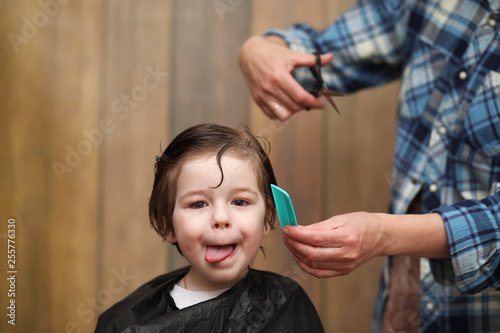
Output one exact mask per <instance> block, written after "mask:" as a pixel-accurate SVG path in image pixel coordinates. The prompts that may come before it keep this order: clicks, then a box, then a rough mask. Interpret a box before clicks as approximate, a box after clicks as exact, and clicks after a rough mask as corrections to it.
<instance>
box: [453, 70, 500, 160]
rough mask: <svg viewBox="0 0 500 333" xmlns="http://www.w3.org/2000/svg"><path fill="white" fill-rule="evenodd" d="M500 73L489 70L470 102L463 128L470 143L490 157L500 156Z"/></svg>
mask: <svg viewBox="0 0 500 333" xmlns="http://www.w3.org/2000/svg"><path fill="white" fill-rule="evenodd" d="M499 96H500V73H498V72H496V71H489V72H488V73H487V74H486V76H485V77H484V79H483V82H482V84H481V85H480V87H479V89H478V90H477V92H476V94H475V96H474V98H473V99H472V101H471V103H470V107H469V110H468V112H467V113H466V115H465V118H464V121H463V127H462V130H463V131H464V134H465V136H466V138H467V141H468V144H469V145H470V146H471V147H472V148H473V149H474V150H476V151H478V152H481V153H483V154H485V155H487V156H488V157H500V101H499Z"/></svg>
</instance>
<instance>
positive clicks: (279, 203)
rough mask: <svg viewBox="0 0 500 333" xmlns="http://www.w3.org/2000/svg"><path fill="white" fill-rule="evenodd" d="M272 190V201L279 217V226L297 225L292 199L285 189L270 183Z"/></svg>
mask: <svg viewBox="0 0 500 333" xmlns="http://www.w3.org/2000/svg"><path fill="white" fill-rule="evenodd" d="M271 190H272V191H273V196H274V202H275V203H276V210H277V211H278V218H279V219H280V224H281V228H282V229H283V227H284V226H286V225H289V224H290V225H294V226H297V218H296V217H295V212H294V211H293V206H292V199H290V196H289V195H288V193H286V191H285V190H283V189H281V188H279V187H278V186H276V185H273V184H271Z"/></svg>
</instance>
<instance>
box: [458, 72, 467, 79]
mask: <svg viewBox="0 0 500 333" xmlns="http://www.w3.org/2000/svg"><path fill="white" fill-rule="evenodd" d="M468 76H469V75H468V74H467V71H465V70H461V71H460V72H459V73H458V78H459V79H460V80H462V81H464V80H467V77H468Z"/></svg>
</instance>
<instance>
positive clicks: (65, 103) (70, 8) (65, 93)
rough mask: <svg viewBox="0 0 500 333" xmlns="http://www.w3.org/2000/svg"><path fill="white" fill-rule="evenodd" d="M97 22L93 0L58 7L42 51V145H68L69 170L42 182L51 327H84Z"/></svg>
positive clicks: (91, 239)
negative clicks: (46, 122) (47, 121)
mask: <svg viewBox="0 0 500 333" xmlns="http://www.w3.org/2000/svg"><path fill="white" fill-rule="evenodd" d="M100 22H101V6H100V4H99V3H98V2H71V3H68V4H66V5H64V7H63V6H61V7H60V8H59V11H58V12H57V14H55V16H54V18H53V24H54V36H55V42H54V44H53V45H47V46H46V50H45V56H47V57H51V58H52V59H53V60H52V66H53V67H52V77H51V78H50V79H49V80H50V81H52V82H51V84H50V85H49V87H50V90H49V91H52V95H51V97H52V98H53V100H52V105H51V110H50V112H51V114H53V115H54V117H53V118H51V126H50V127H51V130H50V132H47V134H48V135H49V138H50V141H49V146H50V147H54V151H53V155H54V161H61V160H63V156H62V155H63V154H64V161H65V162H66V163H68V162H67V159H68V157H67V156H68V154H69V149H73V153H72V154H73V155H74V156H73V157H72V159H74V161H73V165H71V167H72V169H73V170H72V172H71V173H69V174H65V175H64V176H65V177H64V178H63V180H62V182H59V181H57V180H56V177H54V176H53V175H52V172H51V179H50V186H49V194H50V195H51V196H50V198H49V200H50V201H49V207H50V208H49V215H48V221H50V222H51V224H52V228H51V234H50V238H49V239H50V244H51V246H50V253H51V255H50V264H49V267H50V286H51V298H50V311H51V315H50V330H51V331H62V330H66V329H67V328H68V327H78V328H80V329H82V330H88V329H91V327H92V325H91V323H89V322H88V319H87V318H86V316H84V315H82V313H81V309H82V308H84V307H85V305H84V304H85V302H86V300H87V297H89V295H95V293H96V288H97V280H96V277H95V275H94V274H92V273H94V271H95V268H96V257H95V250H96V245H97V243H96V228H97V200H96V198H97V190H98V182H97V181H98V157H99V155H98V150H99V148H100V147H99V143H98V141H95V140H96V139H90V138H89V136H88V135H89V133H91V131H93V130H94V129H95V128H97V126H98V124H97V123H98V117H99V68H100V67H99V66H100ZM52 112H53V113H52ZM85 133H86V134H85ZM94 137H95V136H94ZM68 146H69V147H68ZM77 155H78V157H77ZM51 162H52V161H51ZM68 165H69V163H68ZM59 180H60V179H59ZM89 272H90V273H91V275H90V276H89ZM79 310H80V311H79Z"/></svg>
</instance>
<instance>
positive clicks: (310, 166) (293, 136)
mask: <svg viewBox="0 0 500 333" xmlns="http://www.w3.org/2000/svg"><path fill="white" fill-rule="evenodd" d="M253 4H254V7H253V14H252V17H253V21H252V34H262V33H263V32H264V31H266V30H268V29H271V28H286V27H288V26H289V25H291V24H293V23H295V22H297V21H313V22H314V25H316V26H317V27H321V26H322V24H323V22H322V21H323V19H322V17H323V16H322V12H323V9H324V6H323V1H319V0H318V1H308V2H307V3H305V2H302V1H293V2H290V1H272V2H269V1H267V2H266V1H254V2H253ZM251 110H252V111H251V112H252V113H251V117H252V118H251V119H252V121H251V123H252V129H253V130H254V132H255V133H256V134H258V135H262V136H264V137H266V138H267V139H268V140H270V141H271V145H272V153H271V160H272V163H273V167H274V169H275V173H276V177H277V180H278V184H279V185H280V186H282V187H283V188H284V189H286V190H287V192H288V193H289V194H290V196H291V197H292V200H293V203H294V208H295V212H296V214H297V219H298V221H299V223H300V224H302V225H307V224H311V223H314V222H317V221H319V220H321V202H322V198H321V195H322V189H323V187H322V180H321V174H322V172H321V168H322V165H321V154H322V147H323V142H322V133H321V129H322V125H321V124H322V121H323V113H322V112H318V111H316V110H314V111H312V112H309V113H306V112H302V113H299V114H298V115H296V116H295V117H293V118H292V119H290V120H288V121H286V122H279V121H276V120H273V121H271V120H269V118H267V117H266V116H265V115H264V114H263V113H262V111H261V110H260V109H259V108H257V107H256V105H255V104H254V103H252V104H251ZM281 237H282V236H281V230H280V227H279V222H278V221H277V223H276V230H275V231H274V232H272V233H271V234H270V235H269V236H268V237H267V238H266V239H265V240H264V248H265V249H266V255H267V258H266V259H264V258H263V257H262V256H260V257H259V258H258V260H256V263H255V266H256V267H257V268H262V269H267V270H271V271H274V272H277V273H280V274H283V275H287V276H289V277H291V278H293V279H294V280H296V281H297V282H299V283H300V284H301V285H302V287H304V289H305V290H306V292H307V293H308V295H309V296H310V297H311V299H312V301H313V303H314V304H315V306H316V308H317V309H318V310H319V309H320V307H321V304H320V299H321V298H320V292H321V290H320V281H319V280H318V279H316V278H314V277H312V276H310V275H308V274H306V273H304V272H303V271H302V270H301V269H300V268H299V267H298V266H297V265H296V263H295V261H294V260H293V259H292V257H291V254H290V251H289V250H288V249H287V248H286V246H285V245H284V243H283V241H282V239H281Z"/></svg>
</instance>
